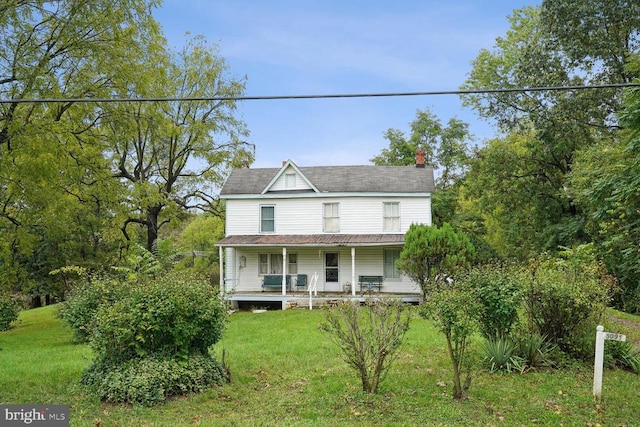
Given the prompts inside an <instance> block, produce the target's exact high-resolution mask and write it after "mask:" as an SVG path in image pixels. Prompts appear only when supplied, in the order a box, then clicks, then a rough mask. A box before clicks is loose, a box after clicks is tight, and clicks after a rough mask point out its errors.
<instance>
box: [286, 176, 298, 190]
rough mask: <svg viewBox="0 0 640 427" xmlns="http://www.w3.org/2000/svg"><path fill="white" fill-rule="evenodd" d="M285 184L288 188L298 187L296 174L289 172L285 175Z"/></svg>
mask: <svg viewBox="0 0 640 427" xmlns="http://www.w3.org/2000/svg"><path fill="white" fill-rule="evenodd" d="M284 183H285V184H284V185H285V186H286V187H287V188H296V174H295V173H288V174H286V175H285V176H284Z"/></svg>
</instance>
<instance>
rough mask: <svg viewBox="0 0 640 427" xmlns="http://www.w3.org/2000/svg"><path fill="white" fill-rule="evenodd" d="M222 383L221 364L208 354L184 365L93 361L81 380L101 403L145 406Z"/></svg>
mask: <svg viewBox="0 0 640 427" xmlns="http://www.w3.org/2000/svg"><path fill="white" fill-rule="evenodd" d="M225 382H226V376H225V373H224V370H223V367H222V364H220V363H219V362H218V361H216V360H215V359H214V358H213V357H211V356H209V355H208V354H204V355H202V354H198V355H192V356H191V357H189V358H188V359H187V360H186V361H185V360H182V359H176V358H166V357H160V356H152V357H145V358H140V359H131V360H129V361H127V362H124V363H116V364H113V363H108V362H104V361H96V362H94V363H93V365H91V366H90V367H89V369H88V370H87V371H85V373H84V374H83V376H82V379H81V383H82V384H83V385H85V386H86V387H87V389H88V391H89V392H90V393H91V394H92V395H94V396H96V397H98V398H100V400H102V401H105V402H114V403H132V404H140V405H144V406H151V405H155V404H158V403H161V402H163V401H164V400H165V399H166V398H167V397H169V396H175V395H184V394H187V393H197V392H201V391H204V390H206V389H208V388H210V387H212V386H214V385H222V384H224V383H225Z"/></svg>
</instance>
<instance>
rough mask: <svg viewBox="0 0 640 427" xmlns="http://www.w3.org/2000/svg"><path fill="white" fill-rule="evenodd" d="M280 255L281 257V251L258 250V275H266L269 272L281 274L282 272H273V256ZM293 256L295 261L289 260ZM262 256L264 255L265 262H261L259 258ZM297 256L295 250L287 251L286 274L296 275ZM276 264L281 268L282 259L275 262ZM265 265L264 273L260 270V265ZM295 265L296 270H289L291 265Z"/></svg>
mask: <svg viewBox="0 0 640 427" xmlns="http://www.w3.org/2000/svg"><path fill="white" fill-rule="evenodd" d="M274 256H275V257H280V258H282V252H259V253H258V276H268V275H271V274H282V273H273V257H274ZM292 256H294V257H295V262H293V263H292V262H291V257H292ZM262 257H266V258H267V262H266V264H264V263H262V261H261V259H262ZM299 258H300V257H299V256H298V253H297V252H288V253H287V274H290V275H296V274H298V261H299ZM276 264H278V265H279V266H280V268H282V260H279V261H277V262H276ZM263 265H264V266H266V273H265V272H263V271H262V270H261V267H262V266H263ZM292 265H295V266H296V272H295V273H292V272H291V266H292Z"/></svg>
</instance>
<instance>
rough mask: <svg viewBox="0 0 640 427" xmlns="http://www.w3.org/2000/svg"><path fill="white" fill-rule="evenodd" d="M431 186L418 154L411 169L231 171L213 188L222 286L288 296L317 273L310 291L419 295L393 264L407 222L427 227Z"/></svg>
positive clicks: (227, 290)
mask: <svg viewBox="0 0 640 427" xmlns="http://www.w3.org/2000/svg"><path fill="white" fill-rule="evenodd" d="M434 189H435V186H434V178H433V168H432V167H430V166H428V165H425V162H424V152H423V151H419V152H417V153H416V164H415V165H414V166H314V167H299V166H297V165H296V164H295V163H293V162H292V161H290V160H289V161H287V162H284V163H283V165H282V167H280V168H259V169H236V170H233V171H232V173H231V175H230V176H229V178H228V179H227V181H226V182H225V184H224V186H223V188H222V190H221V193H220V198H221V199H224V200H225V202H226V237H225V238H224V239H222V240H220V241H219V242H218V243H217V246H218V247H219V251H220V259H221V264H220V267H221V287H222V288H223V290H224V292H225V293H262V292H271V293H273V292H277V293H278V294H282V295H289V294H291V293H295V292H297V291H301V290H304V289H306V288H305V287H306V286H308V285H309V284H310V282H311V279H312V277H313V276H316V277H317V279H318V280H317V290H318V292H328V293H342V292H349V293H351V294H352V295H354V296H355V295H356V294H359V293H360V292H363V291H372V292H376V293H378V292H381V293H396V294H407V293H408V294H420V293H421V292H420V287H419V286H418V285H417V284H416V283H414V282H413V281H411V280H410V279H409V278H408V277H405V276H403V275H401V274H399V273H398V271H397V269H396V268H395V261H396V260H397V259H398V256H399V254H400V251H401V249H402V246H403V243H404V234H405V233H406V231H407V230H408V228H409V226H410V225H411V224H412V223H422V224H429V225H430V224H431V194H432V192H433V191H434ZM223 259H224V262H223V261H222V260H223ZM363 276H366V277H363ZM347 289H348V290H347Z"/></svg>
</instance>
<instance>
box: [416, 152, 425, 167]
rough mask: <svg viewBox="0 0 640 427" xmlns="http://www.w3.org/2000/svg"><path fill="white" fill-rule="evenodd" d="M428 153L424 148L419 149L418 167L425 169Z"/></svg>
mask: <svg viewBox="0 0 640 427" xmlns="http://www.w3.org/2000/svg"><path fill="white" fill-rule="evenodd" d="M425 157H426V153H425V151H424V150H423V149H422V148H418V149H417V150H416V167H417V168H423V167H424V161H425Z"/></svg>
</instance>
